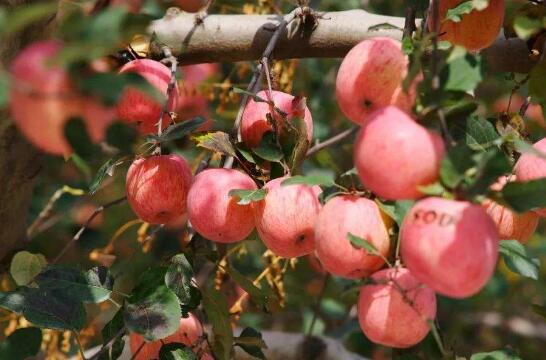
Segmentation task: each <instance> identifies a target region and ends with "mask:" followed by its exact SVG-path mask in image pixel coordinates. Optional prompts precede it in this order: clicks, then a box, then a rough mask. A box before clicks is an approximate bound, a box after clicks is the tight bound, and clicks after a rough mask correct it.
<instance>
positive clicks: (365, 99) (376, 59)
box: [336, 37, 421, 125]
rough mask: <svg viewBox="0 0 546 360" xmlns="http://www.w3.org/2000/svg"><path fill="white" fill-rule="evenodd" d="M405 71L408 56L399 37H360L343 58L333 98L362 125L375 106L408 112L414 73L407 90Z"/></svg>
mask: <svg viewBox="0 0 546 360" xmlns="http://www.w3.org/2000/svg"><path fill="white" fill-rule="evenodd" d="M407 74H408V59H407V57H406V55H404V53H403V52H402V46H401V44H400V42H399V41H397V40H393V39H390V38H385V37H376V38H373V39H368V40H364V41H362V42H361V43H359V44H358V45H356V46H355V47H354V48H352V49H351V51H349V53H348V54H347V55H346V56H345V58H344V59H343V62H342V63H341V67H340V68H339V72H338V74H337V80H336V98H337V102H338V104H339V107H340V109H341V111H342V112H343V113H344V114H345V116H347V117H348V118H349V119H350V120H351V121H353V122H355V123H357V124H360V125H362V124H363V123H364V121H365V120H366V119H367V118H368V116H369V115H370V114H371V113H373V112H374V111H375V110H377V109H380V108H382V107H385V106H388V105H395V106H397V107H398V108H400V109H401V110H402V111H404V112H407V113H411V110H412V107H413V104H414V103H415V96H416V95H415V94H416V85H417V83H418V82H419V81H420V79H421V76H418V77H417V78H416V80H414V82H413V83H412V85H411V86H410V88H409V89H408V92H407V93H406V92H404V90H403V88H402V82H403V81H404V79H405V78H406V76H407Z"/></svg>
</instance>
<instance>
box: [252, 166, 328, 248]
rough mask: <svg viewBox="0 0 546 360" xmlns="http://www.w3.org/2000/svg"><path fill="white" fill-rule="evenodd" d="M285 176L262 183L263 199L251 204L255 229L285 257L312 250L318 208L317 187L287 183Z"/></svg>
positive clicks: (265, 242)
mask: <svg viewBox="0 0 546 360" xmlns="http://www.w3.org/2000/svg"><path fill="white" fill-rule="evenodd" d="M287 179H288V178H287V177H282V178H277V179H274V180H271V181H269V182H268V183H267V184H266V185H265V189H267V195H266V196H265V199H263V200H261V201H259V202H255V203H253V205H252V206H253V209H254V219H255V222H256V230H258V234H259V235H260V239H262V241H263V242H264V244H265V246H267V248H268V249H270V250H271V251H272V252H273V253H275V255H277V256H282V257H285V258H292V257H299V256H303V255H307V254H310V253H311V252H312V251H313V250H314V249H315V234H314V227H315V223H316V220H317V217H318V214H319V211H320V208H321V205H320V201H319V199H318V196H319V194H320V193H321V192H322V191H321V189H320V187H318V186H307V185H300V184H298V185H287V186H282V185H281V183H282V182H283V181H285V180H287Z"/></svg>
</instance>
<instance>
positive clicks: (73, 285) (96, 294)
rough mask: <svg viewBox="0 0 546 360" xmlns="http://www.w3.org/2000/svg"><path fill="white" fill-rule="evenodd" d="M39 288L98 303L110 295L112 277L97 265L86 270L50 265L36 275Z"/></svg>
mask: <svg viewBox="0 0 546 360" xmlns="http://www.w3.org/2000/svg"><path fill="white" fill-rule="evenodd" d="M36 283H37V284H38V286H39V287H40V289H44V290H58V291H62V292H63V293H64V294H66V296H67V297H69V298H71V299H74V300H75V301H82V302H88V303H100V302H103V301H105V300H107V299H108V298H109V297H110V293H111V292H112V288H113V285H114V278H113V277H112V275H110V272H109V271H108V269H107V268H105V267H103V266H98V267H95V268H92V269H90V270H89V271H87V272H85V273H84V272H82V271H80V270H78V269H74V268H69V267H66V266H50V267H47V268H46V269H45V270H44V271H42V272H41V273H40V274H38V276H36Z"/></svg>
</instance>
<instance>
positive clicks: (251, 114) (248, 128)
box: [241, 90, 313, 148]
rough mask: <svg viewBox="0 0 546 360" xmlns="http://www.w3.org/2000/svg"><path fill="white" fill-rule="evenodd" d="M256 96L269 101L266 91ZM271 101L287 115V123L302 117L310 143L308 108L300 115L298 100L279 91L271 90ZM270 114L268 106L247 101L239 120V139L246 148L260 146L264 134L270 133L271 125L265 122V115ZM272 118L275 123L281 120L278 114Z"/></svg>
mask: <svg viewBox="0 0 546 360" xmlns="http://www.w3.org/2000/svg"><path fill="white" fill-rule="evenodd" d="M256 95H257V96H259V97H260V98H262V99H265V100H268V99H269V97H268V91H260V92H259V93H257V94H256ZM271 100H273V102H274V104H275V106H276V107H277V108H279V109H280V110H281V111H284V112H285V113H287V114H288V116H287V120H288V121H291V120H292V119H293V118H294V117H303V121H304V122H305V126H306V130H307V139H308V140H309V142H311V140H312V139H313V118H312V116H311V112H310V111H309V108H308V107H307V106H305V109H303V114H302V110H301V109H298V107H299V106H300V105H302V104H301V103H300V102H298V99H297V98H295V97H294V96H292V95H290V94H286V93H283V92H280V91H275V90H273V91H272V92H271ZM270 112H271V110H270V108H269V105H268V104H266V103H264V102H255V101H254V100H253V99H249V100H248V103H247V104H246V107H245V110H244V113H243V117H242V119H241V137H242V140H243V142H244V143H245V144H246V145H247V146H249V147H251V148H252V147H256V146H258V145H260V142H261V141H262V137H263V136H264V134H265V133H266V132H268V131H272V128H271V125H269V123H268V121H267V114H269V113H270ZM273 118H274V119H276V121H281V120H282V117H281V116H280V115H279V114H275V116H273Z"/></svg>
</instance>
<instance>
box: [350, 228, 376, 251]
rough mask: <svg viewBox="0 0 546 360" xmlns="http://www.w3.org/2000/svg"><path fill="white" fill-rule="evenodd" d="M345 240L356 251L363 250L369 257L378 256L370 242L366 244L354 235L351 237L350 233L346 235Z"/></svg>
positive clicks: (365, 241)
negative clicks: (347, 240)
mask: <svg viewBox="0 0 546 360" xmlns="http://www.w3.org/2000/svg"><path fill="white" fill-rule="evenodd" d="M347 239H349V241H350V242H351V244H352V245H353V246H354V247H355V248H357V249H359V248H360V249H364V250H366V251H367V252H368V253H369V254H370V255H375V256H379V255H380V254H379V251H377V249H376V247H375V246H373V245H372V244H371V243H370V242H368V241H367V240H365V239H363V238H361V237H359V236H356V235H353V234H351V233H347Z"/></svg>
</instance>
